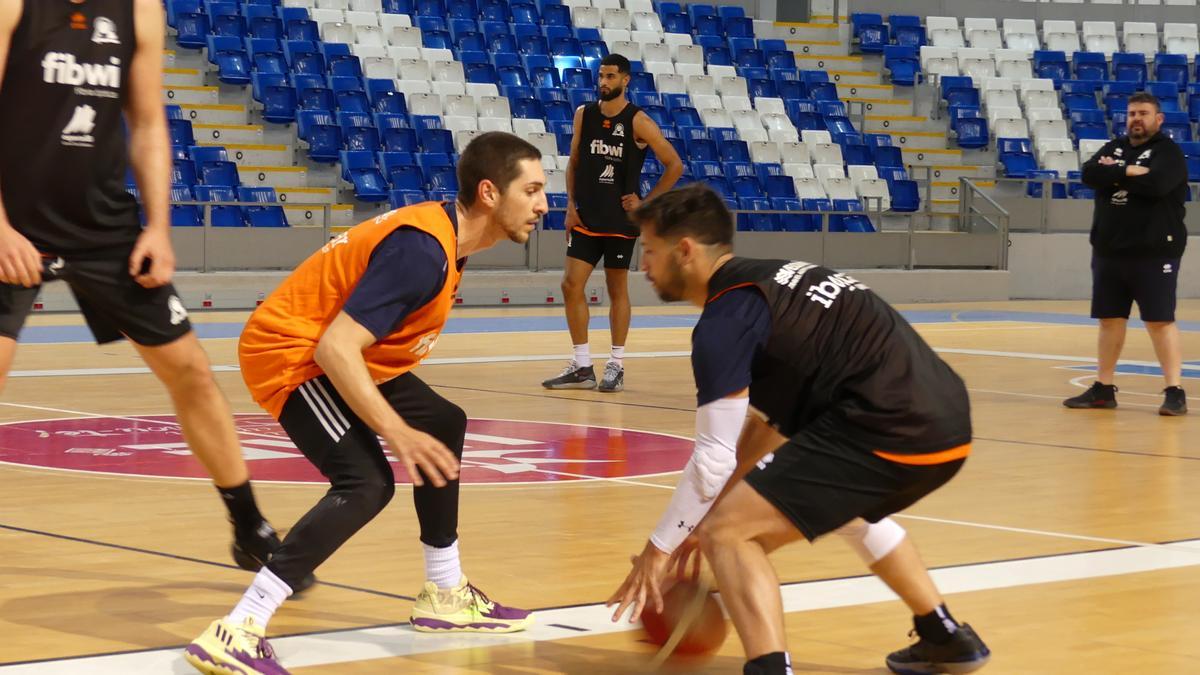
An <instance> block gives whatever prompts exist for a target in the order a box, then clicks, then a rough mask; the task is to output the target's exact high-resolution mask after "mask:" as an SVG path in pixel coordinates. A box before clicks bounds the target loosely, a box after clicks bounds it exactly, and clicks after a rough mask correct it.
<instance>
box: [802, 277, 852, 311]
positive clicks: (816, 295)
mask: <svg viewBox="0 0 1200 675" xmlns="http://www.w3.org/2000/svg"><path fill="white" fill-rule="evenodd" d="M842 289H845V290H847V291H865V290H867V287H866V285H864V284H863V283H862V282H860V281H859V280H858V279H855V278H854V277H852V276H849V275H847V274H843V273H841V272H838V273H837V274H831V275H829V277H828V278H826V279H825V281H822V282H821V283H819V284H813V285H812V286H809V287H808V290H807V291H805V293H804V297H806V298H808V299H809V300H812V301H813V302H815V303H817V304H819V305H821V306H822V307H824V308H825V309H829V308H830V307H832V306H833V301H834V300H837V299H838V296H839V295H841V294H842Z"/></svg>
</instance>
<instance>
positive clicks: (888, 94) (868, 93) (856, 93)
mask: <svg viewBox="0 0 1200 675" xmlns="http://www.w3.org/2000/svg"><path fill="white" fill-rule="evenodd" d="M837 92H838V97H839V98H843V99H845V98H895V95H896V90H895V89H894V88H893V87H892V85H890V84H863V83H860V82H844V81H843V82H838V83H837Z"/></svg>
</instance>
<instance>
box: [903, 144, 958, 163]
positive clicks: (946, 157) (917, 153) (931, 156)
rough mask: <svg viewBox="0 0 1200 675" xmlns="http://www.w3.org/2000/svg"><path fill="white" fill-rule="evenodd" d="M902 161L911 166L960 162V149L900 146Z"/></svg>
mask: <svg viewBox="0 0 1200 675" xmlns="http://www.w3.org/2000/svg"><path fill="white" fill-rule="evenodd" d="M902 150H903V151H904V163H905V164H912V165H913V166H933V165H944V164H955V165H961V164H962V150H959V149H957V148H902Z"/></svg>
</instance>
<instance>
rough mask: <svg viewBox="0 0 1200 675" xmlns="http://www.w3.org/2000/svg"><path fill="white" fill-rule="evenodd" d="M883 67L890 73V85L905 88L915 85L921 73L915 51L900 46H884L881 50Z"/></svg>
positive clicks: (914, 49) (912, 48) (911, 48)
mask: <svg viewBox="0 0 1200 675" xmlns="http://www.w3.org/2000/svg"><path fill="white" fill-rule="evenodd" d="M883 67H884V68H886V69H887V70H888V71H890V73H891V79H892V84H898V85H901V86H905V87H911V86H913V85H915V84H916V83H917V78H918V76H919V73H920V72H921V62H920V60H919V59H918V58H917V49H916V48H915V47H907V46H902V45H888V46H885V47H884V48H883Z"/></svg>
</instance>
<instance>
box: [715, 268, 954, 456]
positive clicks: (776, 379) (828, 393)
mask: <svg viewBox="0 0 1200 675" xmlns="http://www.w3.org/2000/svg"><path fill="white" fill-rule="evenodd" d="M742 286H753V287H756V288H757V289H758V290H759V291H761V292H762V294H763V296H764V297H765V298H766V301H767V305H768V306H769V307H770V312H771V333H770V337H769V338H768V340H767V343H766V345H765V347H763V348H762V349H761V350H760V351H759V353H758V354H757V356H756V357H755V359H754V362H753V365H752V367H751V384H750V404H751V405H753V406H754V407H755V408H757V409H758V410H759V411H760V412H762V413H763V414H764V415H766V417H767V419H768V421H769V422H770V424H771V425H772V426H774V427H776V428H777V429H778V430H779V432H780V433H781V434H783V435H785V436H789V437H790V436H793V435H795V434H796V433H798V432H799V431H801V430H802V429H804V427H806V426H807V425H809V424H810V423H812V422H814V421H816V420H817V419H818V418H821V417H823V416H831V417H832V419H833V420H834V421H835V422H837V423H838V426H839V427H840V428H842V429H844V430H845V434H846V436H848V437H851V438H855V439H858V440H860V441H862V442H864V443H867V444H870V445H871V446H872V447H873V448H874V449H878V450H883V451H887V452H895V453H900V454H906V453H907V454H922V453H928V452H938V451H941V450H947V449H950V448H953V447H957V446H959V445H963V444H964V443H968V442H970V440H971V418H970V401H969V399H968V397H967V390H966V386H965V385H964V384H963V381H962V380H961V379H960V378H959V377H958V375H957V374H956V373H955V372H954V371H953V370H952V369H951V368H950V366H949V365H947V364H946V362H945V361H943V360H942V359H941V358H940V357H938V355H937V354H936V353H934V351H933V349H932V348H931V347H930V346H929V345H928V344H927V343H926V342H925V341H924V340H923V339H922V338H921V337H920V336H919V335H918V334H917V332H916V331H915V330H913V328H912V326H910V325H909V323H908V322H907V321H905V320H904V318H903V317H902V316H900V314H899V313H898V312H897V311H896V310H895V309H893V308H892V307H891V306H890V305H888V304H887V303H886V302H884V301H883V299H881V298H880V297H879V296H878V295H876V294H875V293H873V292H872V291H871V290H870V289H868V288H867V287H866V286H864V285H863V284H861V283H860V282H858V281H857V280H855V279H853V278H852V277H849V276H847V275H846V274H843V273H839V272H835V271H833V270H830V269H826V268H824V267H819V266H817V265H813V264H810V263H805V262H789V261H786V260H754V259H750V258H733V259H732V260H730V261H729V262H728V263H726V264H725V265H724V266H722V267H721V268H720V269H718V270H717V272H716V274H715V275H714V276H713V278H712V280H711V281H710V282H709V298H710V302H711V300H712V299H715V298H716V297H717V296H719V295H721V294H722V293H724V292H725V291H727V290H730V289H733V288H737V287H742Z"/></svg>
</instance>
